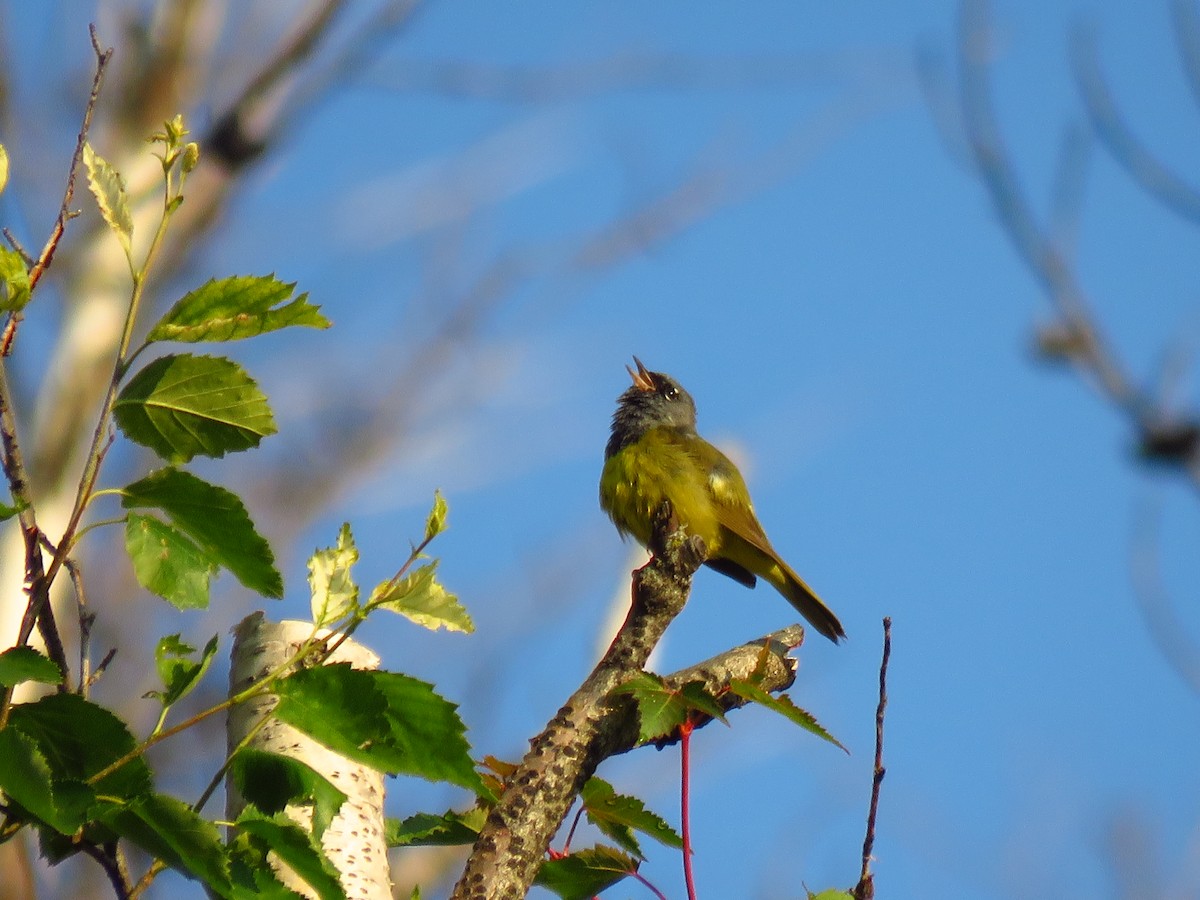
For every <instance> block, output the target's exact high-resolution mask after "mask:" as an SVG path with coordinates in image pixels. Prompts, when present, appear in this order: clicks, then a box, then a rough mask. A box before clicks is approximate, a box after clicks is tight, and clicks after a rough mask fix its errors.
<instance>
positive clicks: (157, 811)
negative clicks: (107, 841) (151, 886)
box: [98, 794, 231, 895]
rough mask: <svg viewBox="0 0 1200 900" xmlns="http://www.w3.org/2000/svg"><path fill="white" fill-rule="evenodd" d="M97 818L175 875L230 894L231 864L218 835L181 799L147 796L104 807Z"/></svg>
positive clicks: (158, 795) (215, 829)
mask: <svg viewBox="0 0 1200 900" xmlns="http://www.w3.org/2000/svg"><path fill="white" fill-rule="evenodd" d="M98 819H99V820H100V821H101V822H103V823H104V824H105V825H107V826H108V827H109V828H111V829H112V830H113V831H115V832H116V833H117V834H119V835H120V836H121V837H123V838H125V839H127V840H129V841H131V842H132V843H134V844H137V845H138V846H139V847H141V848H142V849H143V850H145V851H147V852H148V853H149V854H150V855H151V856H153V857H154V858H156V859H161V860H162V861H163V862H164V863H166V864H167V865H168V866H170V867H171V868H173V869H175V870H176V871H178V872H182V873H183V874H184V875H186V876H188V877H189V878H193V879H195V880H197V881H199V882H201V883H202V884H205V885H208V886H210V887H212V888H213V889H214V890H215V891H216V892H217V893H219V894H222V895H225V894H228V892H229V890H230V887H231V883H230V880H229V865H228V862H227V861H226V858H225V847H224V845H223V843H222V841H221V833H220V831H218V830H217V826H216V825H214V824H213V823H212V822H210V821H208V820H207V819H205V818H204V817H203V816H201V815H200V814H199V813H197V812H195V811H194V810H192V808H191V807H189V806H188V805H187V804H186V803H184V802H183V801H181V800H176V799H175V798H174V797H168V796H165V795H163V794H147V795H145V796H143V797H138V798H136V799H134V800H131V801H129V802H127V803H119V804H116V803H114V804H109V805H107V806H106V807H105V808H103V809H102V810H101V811H100V812H99V814H98Z"/></svg>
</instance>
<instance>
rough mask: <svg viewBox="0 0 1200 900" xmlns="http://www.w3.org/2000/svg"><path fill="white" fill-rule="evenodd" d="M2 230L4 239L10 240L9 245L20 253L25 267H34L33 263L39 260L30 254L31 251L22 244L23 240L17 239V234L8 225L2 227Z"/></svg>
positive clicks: (0, 229)
mask: <svg viewBox="0 0 1200 900" xmlns="http://www.w3.org/2000/svg"><path fill="white" fill-rule="evenodd" d="M0 232H3V233H4V239H5V240H6V241H8V244H9V246H10V247H12V248H13V249H14V250H16V251H17V253H18V254H19V255H20V257H21V260H22V261H23V262H24V263H25V268H27V269H30V268H33V264H34V263H35V262H37V260H35V259H34V258H33V257H32V256H30V255H29V251H28V250H26V249H25V248H24V247H23V246H21V242H20V241H18V240H17V236H16V235H15V234H13V233H12V232H11V231H9V230H8V227H7V226H6V227H4V228H0Z"/></svg>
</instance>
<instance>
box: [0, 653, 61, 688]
mask: <svg viewBox="0 0 1200 900" xmlns="http://www.w3.org/2000/svg"><path fill="white" fill-rule="evenodd" d="M25 681H37V682H40V683H41V684H60V683H61V682H62V671H61V670H60V669H59V668H58V664H57V663H56V662H54V660H52V659H47V658H46V657H45V656H42V654H40V653H38V652H37V651H36V650H34V649H33V648H32V647H9V648H8V649H7V650H5V651H4V652H3V653H0V685H4V686H5V687H16V686H17V685H18V684H21V683H22V682H25Z"/></svg>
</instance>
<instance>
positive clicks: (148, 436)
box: [113, 353, 276, 462]
mask: <svg viewBox="0 0 1200 900" xmlns="http://www.w3.org/2000/svg"><path fill="white" fill-rule="evenodd" d="M113 414H114V416H115V417H116V420H117V424H118V425H119V426H120V428H121V431H123V432H124V433H125V435H126V436H127V437H129V439H130V440H133V441H136V442H137V443H139V444H141V445H142V446H143V447H149V448H150V449H151V450H153V451H154V452H155V453H157V454H158V455H159V456H161V457H162V458H163V459H165V460H168V461H170V462H187V461H188V460H190V459H191V458H192V457H194V456H215V457H220V456H224V455H225V454H226V453H230V452H234V451H238V450H247V449H249V448H251V447H257V446H258V444H259V442H260V441H261V440H262V439H263V438H264V437H266V436H267V435H269V434H274V433H275V431H276V428H275V419H274V417H273V416H272V415H271V407H270V406H269V405H268V404H267V398H266V397H265V396H264V395H263V393H262V391H260V390H259V389H258V385H257V384H255V383H254V380H253V379H252V378H251V377H250V376H249V375H247V374H246V372H245V370H244V369H242V367H241V366H239V365H237V364H236V363H234V362H232V361H231V360H228V359H224V358H222V357H216V356H193V355H192V354H190V353H181V354H178V355H172V356H163V357H160V358H158V359H156V360H154V361H153V362H151V363H149V364H148V365H147V366H146V367H145V368H143V369H142V370H141V371H140V372H138V373H137V374H136V375H134V376H133V378H131V379H130V380H129V383H128V384H126V385H125V387H124V388H123V389H122V390H121V393H120V395H119V396H118V397H117V400H116V403H115V404H114V405H113Z"/></svg>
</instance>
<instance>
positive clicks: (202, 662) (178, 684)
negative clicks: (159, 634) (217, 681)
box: [151, 634, 217, 707]
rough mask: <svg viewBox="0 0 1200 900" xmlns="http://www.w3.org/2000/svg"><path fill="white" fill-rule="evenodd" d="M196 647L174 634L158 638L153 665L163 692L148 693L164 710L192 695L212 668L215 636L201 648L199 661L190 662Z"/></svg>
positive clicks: (215, 646)
mask: <svg viewBox="0 0 1200 900" xmlns="http://www.w3.org/2000/svg"><path fill="white" fill-rule="evenodd" d="M195 652H196V648H195V647H190V646H188V645H187V644H185V643H184V642H183V641H182V640H180V639H179V635H177V634H169V635H167V636H166V637H163V638H159V640H158V645H157V646H156V647H155V648H154V664H155V666H156V667H157V668H158V677H159V678H161V679H162V683H163V687H164V690H161V691H152V692H151V693H152V694H153V695H154V696H156V697H159V698H161V700H162V704H163V706H164V707H166V706H173V705H174V704H176V703H178V702H179V701H180V700H182V699H183V698H184V697H186V696H187V695H188V694H190V693H191V692H192V690H193V689H194V688H195V687H196V685H197V684H199V683H200V679H201V678H203V677H204V673H205V672H207V671H208V667H209V665H211V664H212V661H213V657H214V656H215V655H216V652H217V635H215V634H214V635H213V636H212V639H211V640H209V642H208V643H207V644H205V645H204V650H203V652H202V653H201V654H200V659H199V660H193V659H191V656H192V654H193V653H195Z"/></svg>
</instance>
